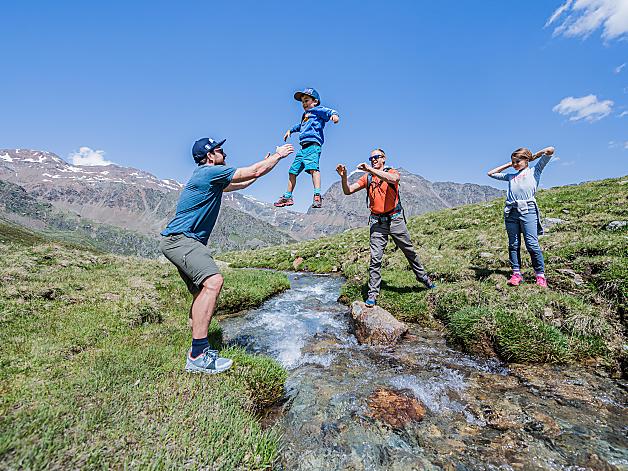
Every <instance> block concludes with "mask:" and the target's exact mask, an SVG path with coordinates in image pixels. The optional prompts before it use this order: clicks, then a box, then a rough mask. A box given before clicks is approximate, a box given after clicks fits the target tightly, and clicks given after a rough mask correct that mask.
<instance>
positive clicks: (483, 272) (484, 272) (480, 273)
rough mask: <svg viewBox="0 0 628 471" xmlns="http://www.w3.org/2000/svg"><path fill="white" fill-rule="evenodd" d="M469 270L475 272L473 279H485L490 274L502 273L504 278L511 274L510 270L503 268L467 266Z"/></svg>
mask: <svg viewBox="0 0 628 471" xmlns="http://www.w3.org/2000/svg"><path fill="white" fill-rule="evenodd" d="M469 268H471V270H473V271H474V272H475V275H474V276H475V279H476V280H478V281H482V280H486V279H487V278H488V277H490V276H491V275H502V276H503V277H505V278H508V277H509V276H510V274H511V271H510V270H507V269H505V268H496V269H492V268H485V267H473V266H472V267H469Z"/></svg>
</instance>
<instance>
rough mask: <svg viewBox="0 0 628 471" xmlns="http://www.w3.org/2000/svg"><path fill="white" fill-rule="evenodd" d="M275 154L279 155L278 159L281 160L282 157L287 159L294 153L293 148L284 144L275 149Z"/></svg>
mask: <svg viewBox="0 0 628 471" xmlns="http://www.w3.org/2000/svg"><path fill="white" fill-rule="evenodd" d="M275 152H276V153H277V154H279V157H280V158H282V159H283V158H284V157H288V156H289V155H290V154H292V153H293V152H294V147H293V146H292V144H284V145H283V146H279V147H277V149H275Z"/></svg>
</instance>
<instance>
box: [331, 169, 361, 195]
mask: <svg viewBox="0 0 628 471" xmlns="http://www.w3.org/2000/svg"><path fill="white" fill-rule="evenodd" d="M336 172H338V175H340V183H341V184H342V192H343V193H344V194H345V195H351V194H353V193H355V192H356V191H359V190H361V189H362V188H363V187H362V185H360V183H359V182H355V183H353V184H351V185H349V180H348V179H347V167H345V166H344V165H342V164H338V165H337V166H336Z"/></svg>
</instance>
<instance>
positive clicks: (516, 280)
mask: <svg viewBox="0 0 628 471" xmlns="http://www.w3.org/2000/svg"><path fill="white" fill-rule="evenodd" d="M521 283H523V276H521V273H513V274H512V276H511V277H510V280H508V281H507V284H509V285H510V286H519V285H520V284H521Z"/></svg>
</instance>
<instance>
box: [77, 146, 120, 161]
mask: <svg viewBox="0 0 628 471" xmlns="http://www.w3.org/2000/svg"><path fill="white" fill-rule="evenodd" d="M70 159H72V163H73V164H74V165H86V166H93V165H111V164H112V163H113V162H111V161H109V160H105V151H104V150H93V149H90V148H89V147H81V148H79V151H78V152H72V153H71V154H70Z"/></svg>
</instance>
